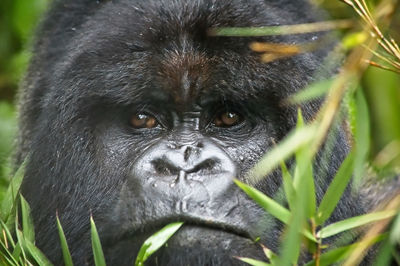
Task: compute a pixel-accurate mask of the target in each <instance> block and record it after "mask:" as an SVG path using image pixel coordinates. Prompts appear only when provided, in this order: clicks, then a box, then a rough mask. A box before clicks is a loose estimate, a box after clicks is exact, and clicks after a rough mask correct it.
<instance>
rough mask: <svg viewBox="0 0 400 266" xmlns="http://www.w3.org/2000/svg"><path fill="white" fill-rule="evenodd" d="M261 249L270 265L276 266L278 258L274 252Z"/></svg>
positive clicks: (263, 247)
mask: <svg viewBox="0 0 400 266" xmlns="http://www.w3.org/2000/svg"><path fill="white" fill-rule="evenodd" d="M261 247H262V249H263V251H264V254H265V256H266V257H267V258H268V259H269V261H270V262H271V264H272V265H275V266H277V265H278V260H279V257H278V256H277V255H276V254H275V253H274V252H272V250H270V249H269V248H267V247H266V246H264V245H261Z"/></svg>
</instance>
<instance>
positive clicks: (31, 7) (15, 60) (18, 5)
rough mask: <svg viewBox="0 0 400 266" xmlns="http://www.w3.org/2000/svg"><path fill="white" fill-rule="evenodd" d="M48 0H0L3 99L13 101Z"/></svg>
mask: <svg viewBox="0 0 400 266" xmlns="http://www.w3.org/2000/svg"><path fill="white" fill-rule="evenodd" d="M48 2H49V0H1V1H0V100H1V99H7V100H8V101H10V100H12V99H13V98H14V95H15V91H16V88H17V84H18V81H19V79H20V77H21V75H22V74H23V72H24V70H25V68H26V65H27V62H28V61H29V52H27V49H26V47H27V43H29V40H31V37H32V33H33V30H34V27H35V26H36V24H37V22H38V21H39V18H40V15H41V14H42V13H43V11H44V10H45V9H46V7H47V6H48Z"/></svg>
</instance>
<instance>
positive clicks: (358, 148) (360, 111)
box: [353, 89, 370, 187]
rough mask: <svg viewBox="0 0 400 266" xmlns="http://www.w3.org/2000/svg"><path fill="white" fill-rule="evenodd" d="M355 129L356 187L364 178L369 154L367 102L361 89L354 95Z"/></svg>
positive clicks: (354, 179)
mask: <svg viewBox="0 0 400 266" xmlns="http://www.w3.org/2000/svg"><path fill="white" fill-rule="evenodd" d="M355 121H356V128H355V137H354V141H355V154H354V178H353V181H354V184H355V186H356V187H358V186H359V185H360V183H361V180H362V178H363V176H364V171H365V169H364V164H365V161H366V159H367V157H368V153H369V147H370V144H369V140H370V134H369V132H370V125H369V113H368V106H367V101H366V100H365V97H364V94H363V92H362V90H361V89H358V90H357V93H356V119H355Z"/></svg>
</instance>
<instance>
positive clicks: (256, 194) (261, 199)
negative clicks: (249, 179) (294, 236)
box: [233, 179, 317, 242]
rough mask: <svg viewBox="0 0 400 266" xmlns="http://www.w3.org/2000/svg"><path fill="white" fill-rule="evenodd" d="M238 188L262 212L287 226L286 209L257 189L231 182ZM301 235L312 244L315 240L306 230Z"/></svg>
mask: <svg viewBox="0 0 400 266" xmlns="http://www.w3.org/2000/svg"><path fill="white" fill-rule="evenodd" d="M233 181H234V182H235V183H236V185H237V186H238V187H240V188H241V189H242V190H243V191H244V192H245V193H246V194H247V195H248V196H249V197H250V198H252V199H253V200H254V201H255V202H257V204H258V205H260V206H261V207H262V208H263V209H264V210H266V211H267V212H268V213H270V214H271V215H272V216H274V217H275V218H277V219H278V220H280V221H281V222H283V223H284V224H289V223H290V220H291V213H290V211H289V210H288V209H286V208H285V207H283V206H282V205H280V204H279V203H277V202H276V201H274V200H273V199H271V198H270V197H268V196H267V195H265V194H263V193H262V192H260V191H258V190H257V189H255V188H253V187H251V186H249V185H246V184H245V183H243V182H240V181H239V180H237V179H234V180H233ZM302 234H303V235H304V236H305V237H307V238H308V239H310V240H311V241H313V242H316V241H317V240H316V239H315V237H314V236H313V235H312V233H311V232H310V231H308V230H303V231H302Z"/></svg>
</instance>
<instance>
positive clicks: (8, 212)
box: [0, 162, 26, 223]
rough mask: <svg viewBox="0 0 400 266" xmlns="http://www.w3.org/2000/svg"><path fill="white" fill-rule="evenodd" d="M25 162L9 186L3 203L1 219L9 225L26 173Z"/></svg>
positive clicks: (0, 212) (0, 210) (0, 213)
mask: <svg viewBox="0 0 400 266" xmlns="http://www.w3.org/2000/svg"><path fill="white" fill-rule="evenodd" d="M25 164H26V163H25V162H24V163H23V164H22V165H21V166H20V167H19V169H18V170H17V172H16V173H15V175H14V177H13V178H12V179H11V182H10V185H9V186H8V189H7V192H6V195H5V197H4V199H3V200H2V202H1V208H0V218H1V219H2V220H3V221H4V222H5V223H7V222H8V219H9V218H10V216H12V213H13V210H14V209H15V206H16V199H17V196H18V192H19V188H20V187H21V183H22V179H23V177H24V173H25Z"/></svg>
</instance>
